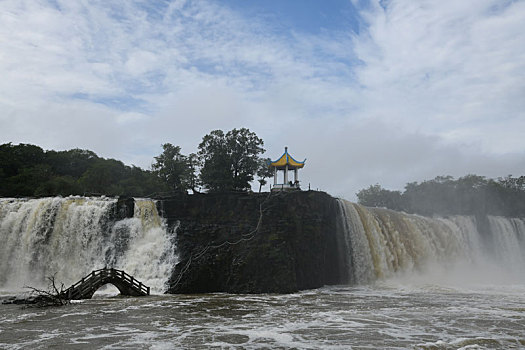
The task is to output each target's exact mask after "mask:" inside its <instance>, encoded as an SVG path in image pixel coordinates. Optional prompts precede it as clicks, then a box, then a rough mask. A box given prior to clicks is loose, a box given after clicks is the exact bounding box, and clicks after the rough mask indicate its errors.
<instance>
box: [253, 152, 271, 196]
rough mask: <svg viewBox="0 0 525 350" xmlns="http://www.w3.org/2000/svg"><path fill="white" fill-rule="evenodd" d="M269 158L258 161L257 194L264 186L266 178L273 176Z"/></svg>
mask: <svg viewBox="0 0 525 350" xmlns="http://www.w3.org/2000/svg"><path fill="white" fill-rule="evenodd" d="M270 162H271V160H270V158H264V159H263V158H261V159H259V169H257V181H259V193H261V189H262V187H263V186H264V185H266V178H268V177H272V176H273V169H272V168H270Z"/></svg>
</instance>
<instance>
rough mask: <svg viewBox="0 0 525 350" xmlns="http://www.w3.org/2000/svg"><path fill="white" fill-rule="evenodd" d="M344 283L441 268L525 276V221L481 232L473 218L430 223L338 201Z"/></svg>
mask: <svg viewBox="0 0 525 350" xmlns="http://www.w3.org/2000/svg"><path fill="white" fill-rule="evenodd" d="M338 204H339V211H340V214H339V215H340V225H339V227H340V229H339V231H340V232H339V233H338V235H339V236H338V237H339V238H338V240H339V245H341V246H343V247H344V249H341V250H340V254H341V251H343V250H344V251H346V253H343V255H342V256H341V266H342V270H343V276H342V280H343V282H350V283H357V284H360V283H368V282H371V281H374V280H377V279H385V278H390V277H394V276H396V275H400V274H407V273H408V274H410V273H423V274H424V273H428V271H429V269H432V268H435V267H440V268H441V269H443V270H444V271H447V269H455V268H457V267H459V266H460V267H468V268H470V269H473V270H480V269H485V270H486V269H488V268H489V267H490V268H496V269H497V270H498V271H504V272H505V273H508V274H510V275H514V276H523V274H524V271H525V259H524V255H525V220H524V219H518V218H505V217H495V216H489V217H488V221H487V223H486V225H488V227H487V228H485V229H484V230H482V231H487V232H488V233H489V234H488V235H489V236H488V237H486V235H485V236H484V234H482V233H481V232H480V230H479V229H478V228H479V223H478V222H477V221H476V218H475V217H471V216H451V217H446V218H428V217H422V216H418V215H409V214H405V213H399V212H395V211H392V210H388V209H381V208H367V207H363V206H361V205H358V204H354V203H351V202H348V201H346V200H342V199H339V200H338Z"/></svg>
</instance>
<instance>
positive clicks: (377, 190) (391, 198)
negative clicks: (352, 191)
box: [357, 184, 401, 210]
mask: <svg viewBox="0 0 525 350" xmlns="http://www.w3.org/2000/svg"><path fill="white" fill-rule="evenodd" d="M357 198H358V202H359V204H362V205H366V206H368V207H384V208H389V209H394V210H401V192H399V191H390V190H385V189H384V188H382V187H381V186H380V185H379V184H375V185H370V187H368V188H366V189H362V190H360V191H359V192H357Z"/></svg>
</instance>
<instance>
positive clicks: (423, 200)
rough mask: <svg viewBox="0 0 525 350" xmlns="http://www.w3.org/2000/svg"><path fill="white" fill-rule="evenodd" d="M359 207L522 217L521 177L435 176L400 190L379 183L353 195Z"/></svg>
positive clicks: (523, 188) (524, 194)
mask: <svg viewBox="0 0 525 350" xmlns="http://www.w3.org/2000/svg"><path fill="white" fill-rule="evenodd" d="M357 198H358V201H359V203H360V204H362V205H365V206H369V207H384V208H388V209H392V210H397V211H404V212H407V213H415V214H421V215H427V216H431V215H500V216H508V217H525V176H519V177H513V176H512V175H508V176H506V177H501V178H498V179H488V178H486V177H484V176H479V175H472V174H470V175H466V176H463V177H460V178H458V179H454V178H453V177H452V176H437V177H436V178H434V179H433V180H427V181H423V182H420V183H418V182H411V183H408V184H406V186H405V190H404V191H391V190H387V189H384V188H383V187H381V185H379V184H375V185H371V186H370V187H368V188H366V189H362V190H360V191H359V192H358V193H357Z"/></svg>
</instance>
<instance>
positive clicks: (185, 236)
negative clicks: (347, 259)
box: [158, 191, 341, 293]
mask: <svg viewBox="0 0 525 350" xmlns="http://www.w3.org/2000/svg"><path fill="white" fill-rule="evenodd" d="M158 206H159V211H160V212H162V214H163V216H164V217H165V218H167V220H168V224H169V225H170V226H172V227H174V226H176V225H178V228H177V231H176V237H177V247H178V250H179V252H178V253H179V257H180V262H179V264H177V266H176V268H175V269H174V272H173V275H172V278H171V280H170V286H169V290H168V292H169V293H205V292H229V293H290V292H295V291H297V290H302V289H310V288H318V287H321V286H323V285H326V284H337V283H339V282H340V280H341V279H340V272H339V266H338V261H339V259H338V256H337V243H336V242H337V240H336V212H337V211H336V206H337V204H336V200H335V199H334V198H332V197H330V196H329V195H328V194H326V193H323V192H315V191H303V192H301V191H297V192H290V193H272V194H271V195H270V194H269V193H263V194H253V193H252V194H248V193H227V194H196V195H191V196H180V197H177V198H171V199H168V200H163V201H160V202H159V203H158Z"/></svg>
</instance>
